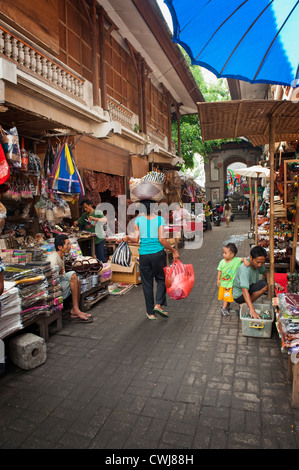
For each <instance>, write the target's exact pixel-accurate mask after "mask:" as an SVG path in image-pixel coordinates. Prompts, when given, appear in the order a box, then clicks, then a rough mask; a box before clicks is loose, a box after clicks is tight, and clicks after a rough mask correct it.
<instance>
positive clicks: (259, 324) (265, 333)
mask: <svg viewBox="0 0 299 470" xmlns="http://www.w3.org/2000/svg"><path fill="white" fill-rule="evenodd" d="M254 308H255V310H256V312H257V313H259V312H260V311H262V310H264V311H265V310H270V314H271V319H269V320H265V319H258V318H257V319H256V318H248V317H244V315H245V314H248V312H249V308H248V306H247V304H242V305H241V308H240V320H241V324H242V335H243V336H252V337H255V338H271V336H272V325H273V320H274V313H273V309H272V307H271V305H270V304H254Z"/></svg>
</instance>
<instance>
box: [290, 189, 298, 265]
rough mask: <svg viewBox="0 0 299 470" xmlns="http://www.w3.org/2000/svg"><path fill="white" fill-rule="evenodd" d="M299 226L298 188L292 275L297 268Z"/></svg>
mask: <svg viewBox="0 0 299 470" xmlns="http://www.w3.org/2000/svg"><path fill="white" fill-rule="evenodd" d="M298 225H299V186H298V188H297V201H296V216H295V227H294V234H293V252H292V257H291V264H290V273H291V274H293V273H294V271H295V266H296V249H297V241H298Z"/></svg>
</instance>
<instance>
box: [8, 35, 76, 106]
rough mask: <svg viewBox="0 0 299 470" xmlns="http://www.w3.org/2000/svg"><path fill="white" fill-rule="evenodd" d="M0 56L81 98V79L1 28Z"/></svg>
mask: <svg viewBox="0 0 299 470" xmlns="http://www.w3.org/2000/svg"><path fill="white" fill-rule="evenodd" d="M0 54H2V55H4V56H5V57H7V58H8V59H11V60H13V61H14V62H16V63H17V64H18V65H20V66H22V67H25V68H26V69H28V70H30V71H31V72H33V73H34V74H37V75H39V76H40V77H41V78H43V79H45V80H48V81H49V82H51V83H53V84H54V85H56V86H58V87H60V88H62V89H63V90H65V91H67V92H68V93H70V94H72V95H74V96H75V97H77V98H80V99H82V98H83V81H82V80H81V79H79V78H77V77H76V76H75V75H73V74H72V73H71V72H68V71H67V70H65V69H63V67H61V66H60V65H59V64H57V63H55V62H53V61H52V60H51V59H49V58H48V57H46V56H44V55H43V54H42V53H39V52H37V51H36V50H35V49H34V48H33V47H31V46H29V45H28V44H26V43H24V42H23V41H21V40H20V39H18V38H17V37H15V36H14V35H13V34H10V33H9V32H7V31H3V30H2V29H1V28H0Z"/></svg>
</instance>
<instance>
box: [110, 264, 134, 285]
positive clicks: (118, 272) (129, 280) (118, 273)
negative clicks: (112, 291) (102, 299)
mask: <svg viewBox="0 0 299 470" xmlns="http://www.w3.org/2000/svg"><path fill="white" fill-rule="evenodd" d="M111 269H112V278H111V281H112V282H124V283H126V284H140V283H141V276H140V267H139V263H138V261H136V260H135V261H132V264H131V266H129V267H128V268H126V267H125V266H120V265H119V264H114V263H111Z"/></svg>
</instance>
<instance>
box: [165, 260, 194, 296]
mask: <svg viewBox="0 0 299 470" xmlns="http://www.w3.org/2000/svg"><path fill="white" fill-rule="evenodd" d="M164 273H165V286H166V291H167V293H168V295H169V297H171V298H172V299H174V300H180V299H186V298H187V297H188V295H189V294H190V292H191V290H192V288H193V285H194V280H195V276H194V269H193V265H192V264H183V263H182V262H181V261H180V260H177V261H175V262H174V263H173V264H171V265H170V266H166V267H165V268H164Z"/></svg>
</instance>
